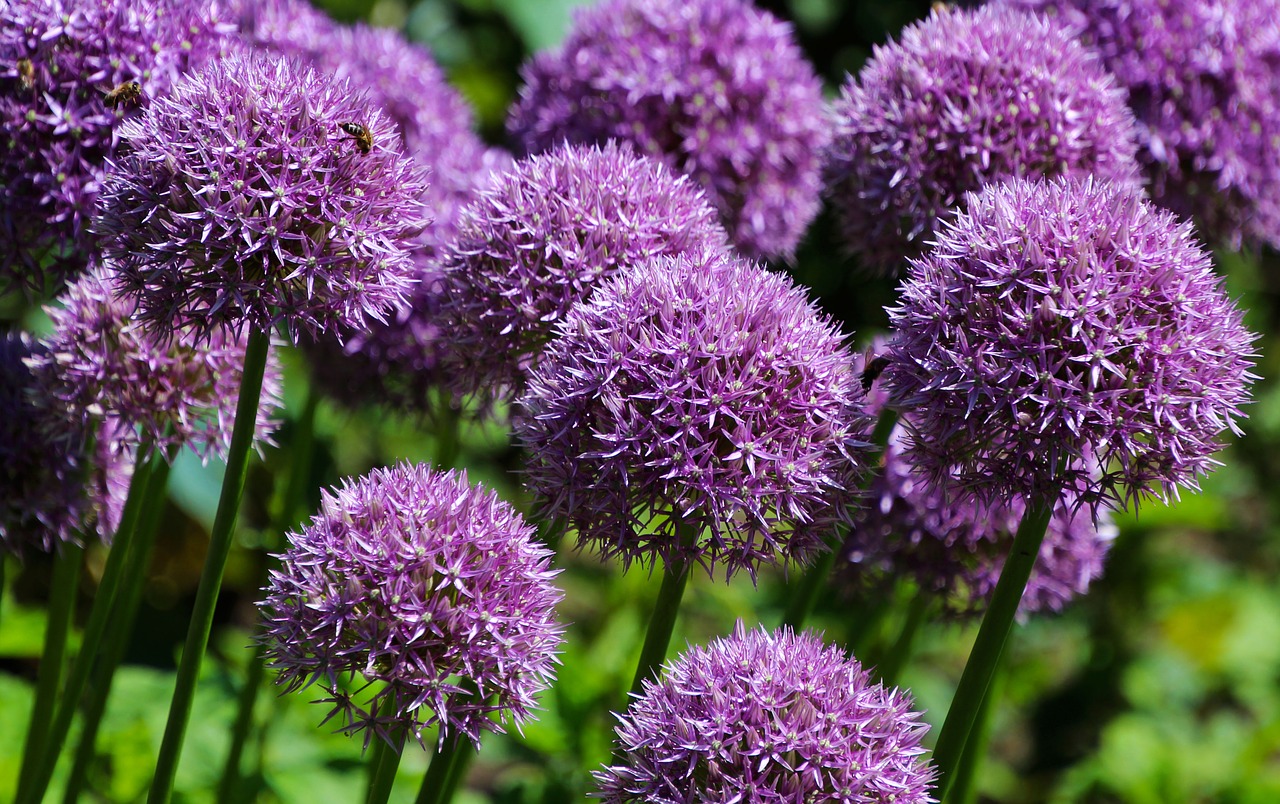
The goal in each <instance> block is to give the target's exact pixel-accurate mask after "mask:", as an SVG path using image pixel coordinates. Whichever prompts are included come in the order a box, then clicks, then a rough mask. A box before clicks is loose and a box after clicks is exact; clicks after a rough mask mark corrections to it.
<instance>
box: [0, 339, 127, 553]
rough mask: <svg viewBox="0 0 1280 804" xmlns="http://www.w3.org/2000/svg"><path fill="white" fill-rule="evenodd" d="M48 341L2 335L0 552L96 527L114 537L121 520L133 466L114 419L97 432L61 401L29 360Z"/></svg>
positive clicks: (40, 545) (59, 540)
mask: <svg viewBox="0 0 1280 804" xmlns="http://www.w3.org/2000/svg"><path fill="white" fill-rule="evenodd" d="M45 354H46V350H45V347H43V346H42V345H40V344H38V343H32V342H31V341H29V340H28V339H27V338H26V337H25V336H23V335H18V334H12V333H10V334H4V335H0V550H3V551H4V552H5V553H13V554H17V555H22V554H24V553H26V552H28V551H32V550H34V551H40V552H50V551H52V550H55V549H58V548H60V547H61V545H63V544H64V543H67V542H75V541H79V539H80V536H81V535H82V534H84V533H86V532H92V530H93V529H94V527H95V526H96V528H97V531H98V532H99V534H100V535H101V536H102V537H103V538H104V539H109V538H110V536H111V535H112V534H113V533H114V532H115V528H116V526H117V525H118V524H119V521H120V512H121V509H122V507H123V504H124V496H125V494H126V493H127V490H128V482H129V477H130V475H131V474H132V471H133V468H132V466H133V461H132V455H131V454H130V452H129V450H128V448H127V446H125V445H124V444H122V443H121V441H120V440H119V438H118V435H119V431H118V430H117V429H116V427H115V426H114V423H112V422H107V423H105V424H104V425H103V426H102V427H101V428H100V429H99V431H98V433H97V435H96V437H94V436H93V435H92V434H91V431H90V429H89V427H88V425H87V424H86V422H85V421H83V420H82V419H80V418H78V417H77V416H76V415H75V414H74V413H72V412H70V411H67V410H65V409H63V408H61V407H59V406H57V405H56V404H48V397H47V395H46V394H45V392H44V391H45V389H44V388H42V386H41V382H40V380H39V378H38V377H37V376H36V374H35V373H34V372H33V371H32V369H31V368H30V366H29V365H28V363H29V362H30V361H32V360H39V359H41V358H42V357H43V356H44V355H45Z"/></svg>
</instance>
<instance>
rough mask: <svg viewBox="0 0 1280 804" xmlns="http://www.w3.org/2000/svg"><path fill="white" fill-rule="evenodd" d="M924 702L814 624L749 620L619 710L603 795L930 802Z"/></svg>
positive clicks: (617, 800)
mask: <svg viewBox="0 0 1280 804" xmlns="http://www.w3.org/2000/svg"><path fill="white" fill-rule="evenodd" d="M912 707H913V703H912V700H911V696H910V695H909V694H908V693H906V692H903V691H901V690H898V689H897V688H885V687H884V686H882V685H880V684H875V683H872V681H871V677H870V674H869V673H867V671H866V670H864V669H863V668H862V666H861V665H860V664H858V662H857V661H856V660H853V659H849V658H847V657H846V656H845V655H844V653H843V652H842V651H841V650H840V649H839V648H836V647H834V646H830V645H824V644H823V643H822V640H821V639H820V638H819V637H818V636H816V635H814V634H812V633H810V632H804V633H801V634H795V633H793V632H792V631H791V629H790V628H788V627H784V628H782V629H779V630H777V631H767V630H765V629H764V628H760V629H757V630H752V631H747V630H746V629H745V628H743V626H742V624H741V623H738V626H737V627H736V628H735V629H734V632H733V634H732V635H731V636H728V637H725V638H723V639H717V640H713V641H712V642H711V644H709V645H707V646H706V647H701V646H694V647H691V648H689V649H688V650H687V651H685V652H684V653H683V654H682V655H681V656H680V657H679V658H677V659H676V660H675V661H674V662H672V663H671V664H670V665H668V666H667V667H666V668H665V670H664V672H663V675H662V679H661V680H660V681H646V682H645V685H644V691H643V692H642V693H641V694H640V696H639V697H638V698H636V699H635V700H633V701H632V702H631V706H630V707H628V709H627V711H626V714H624V715H621V716H619V718H618V720H619V724H618V726H617V729H616V731H617V735H618V739H617V752H616V753H615V754H614V757H615V762H616V764H614V765H612V766H610V767H607V768H605V769H604V770H603V771H598V772H596V774H595V777H596V781H597V782H598V784H599V791H598V792H596V793H595V794H594V795H595V796H596V797H597V798H600V799H602V800H604V801H606V802H612V803H613V804H625V803H626V802H647V803H648V804H679V803H680V802H687V801H708V802H710V801H717V802H719V801H726V802H727V801H751V802H761V804H763V803H764V802H777V804H802V803H803V802H810V801H814V802H816V801H823V802H828V801H830V802H835V801H839V802H861V801H893V802H898V803H899V804H923V802H930V801H933V800H934V799H933V798H932V797H931V796H930V795H929V790H930V787H931V786H932V785H933V780H934V769H933V766H932V765H930V764H929V763H928V762H927V761H926V760H925V759H924V754H925V753H926V752H925V749H924V747H923V746H921V745H920V740H921V738H922V737H923V736H924V734H925V732H926V731H928V728H929V727H928V726H927V725H926V724H924V723H921V722H920V712H918V711H915V710H914V709H913V708H912ZM744 791H750V792H749V793H744Z"/></svg>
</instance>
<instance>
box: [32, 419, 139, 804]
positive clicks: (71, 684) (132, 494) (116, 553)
mask: <svg viewBox="0 0 1280 804" xmlns="http://www.w3.org/2000/svg"><path fill="white" fill-rule="evenodd" d="M138 449H139V452H138V454H140V455H148V456H149V457H148V458H147V460H146V462H145V463H144V464H143V465H142V466H141V467H139V468H138V469H136V470H135V471H134V473H133V479H132V480H131V481H130V482H129V496H128V498H127V499H126V500H125V503H124V512H123V513H122V514H121V517H120V525H119V527H118V528H117V529H116V534H115V537H114V538H113V539H112V544H111V551H110V552H109V553H108V554H107V564H106V566H105V567H104V568H103V570H102V580H101V581H99V583H98V591H97V593H96V594H95V595H94V598H93V606H92V608H90V610H89V621H88V622H87V623H86V624H85V627H84V635H83V636H82V637H81V639H80V652H79V653H78V654H77V655H76V659H75V661H74V662H73V663H72V665H71V672H70V673H68V674H67V682H66V684H65V686H63V688H62V696H61V699H60V701H59V703H58V707H57V711H56V713H55V714H54V716H53V722H52V724H51V725H50V726H49V734H48V737H47V738H46V740H45V743H44V745H43V747H42V749H41V751H40V752H39V757H40V758H39V761H37V762H35V763H34V765H33V771H32V775H31V779H30V784H29V785H25V786H20V790H19V794H18V797H17V798H16V799H15V800H16V801H18V802H22V804H38V802H41V801H43V800H44V794H45V789H46V788H47V787H48V786H49V780H50V779H51V778H52V777H53V769H54V767H55V766H56V765H57V764H58V755H59V754H61V753H62V744H63V741H65V740H66V738H67V731H68V730H69V729H70V728H71V720H72V718H74V717H75V713H76V708H77V706H78V705H79V703H80V695H81V693H83V692H84V687H85V683H86V682H87V681H88V680H89V672H90V670H92V668H93V665H94V663H95V662H96V661H97V658H98V654H99V653H100V652H101V649H102V638H103V634H105V633H106V629H107V625H108V623H109V622H110V621H111V614H112V612H113V609H114V606H115V600H116V595H117V593H118V592H119V590H120V585H121V583H122V582H123V581H125V580H126V578H125V564H126V561H125V559H126V557H127V556H128V554H129V546H130V544H131V542H132V541H133V535H134V532H135V531H136V530H137V524H138V519H139V515H140V513H141V512H142V511H144V510H146V509H148V508H150V507H152V505H154V502H153V501H152V500H151V499H149V494H150V483H149V482H148V481H149V479H150V477H151V475H152V473H153V472H154V471H155V468H156V466H157V465H158V464H160V463H162V462H163V460H164V459H163V458H162V457H161V456H160V454H159V451H158V450H155V449H153V448H152V446H151V445H150V444H142V445H140V446H139V448H138ZM127 580H129V581H130V582H135V583H136V582H137V579H134V578H129V579H127Z"/></svg>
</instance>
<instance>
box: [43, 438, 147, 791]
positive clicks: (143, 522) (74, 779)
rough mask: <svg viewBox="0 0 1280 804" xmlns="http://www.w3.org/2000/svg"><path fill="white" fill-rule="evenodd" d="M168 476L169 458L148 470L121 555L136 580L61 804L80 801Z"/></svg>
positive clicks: (119, 605)
mask: <svg viewBox="0 0 1280 804" xmlns="http://www.w3.org/2000/svg"><path fill="white" fill-rule="evenodd" d="M168 481H169V463H168V462H167V461H160V462H159V463H158V464H156V466H155V467H154V468H153V469H152V472H151V477H150V478H149V479H148V481H147V483H148V486H147V500H148V504H147V506H146V507H145V508H144V509H143V511H142V516H141V518H140V520H139V522H138V529H137V534H136V535H135V536H134V539H133V544H132V545H131V546H130V547H129V554H128V555H127V556H126V557H125V571H124V576H125V577H126V578H132V579H134V582H133V583H129V584H125V588H124V589H123V590H122V591H121V593H120V599H119V600H117V601H116V606H115V610H114V611H113V612H112V615H111V624H110V625H109V626H108V630H107V635H106V639H105V645H104V647H103V652H102V656H101V658H99V660H98V663H97V666H96V667H94V670H93V677H92V679H91V680H90V684H89V694H88V696H87V698H88V699H87V700H86V701H85V704H84V711H83V715H82V716H81V724H80V743H79V745H77V746H76V753H75V760H74V762H73V763H72V765H71V775H70V776H68V777H67V787H66V790H65V791H64V793H63V795H62V801H63V804H75V802H77V801H79V800H80V793H81V791H82V790H83V789H84V783H85V779H86V778H87V776H88V772H89V763H90V762H91V761H92V760H93V749H94V744H95V743H96V741H97V738H98V727H99V726H100V725H101V724H102V715H103V713H105V712H106V710H107V699H108V697H109V696H110V695H111V682H112V680H113V679H114V678H115V672H116V668H117V667H119V666H120V661H121V659H123V658H124V653H125V650H126V649H128V647H129V638H130V636H131V635H132V634H133V626H134V623H135V621H136V620H137V617H138V607H139V606H140V605H141V604H142V593H143V591H144V589H145V588H146V583H145V581H146V577H147V568H148V567H149V566H151V554H152V551H153V548H154V547H155V543H156V531H157V530H158V529H159V527H160V515H161V513H162V512H163V511H164V504H163V503H164V494H165V486H166V485H167V484H168Z"/></svg>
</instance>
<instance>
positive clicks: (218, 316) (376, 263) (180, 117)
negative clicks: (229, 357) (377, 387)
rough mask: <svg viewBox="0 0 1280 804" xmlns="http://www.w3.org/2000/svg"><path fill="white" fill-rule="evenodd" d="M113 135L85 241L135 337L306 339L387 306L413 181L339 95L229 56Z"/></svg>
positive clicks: (406, 280)
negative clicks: (277, 328) (282, 329)
mask: <svg viewBox="0 0 1280 804" xmlns="http://www.w3.org/2000/svg"><path fill="white" fill-rule="evenodd" d="M121 135H122V136H123V137H124V139H126V140H127V141H128V143H129V146H130V147H129V152H128V155H127V156H126V157H124V158H123V159H122V160H121V161H120V163H119V164H118V165H117V170H116V171H115V172H114V173H112V174H111V176H110V177H109V178H108V181H107V184H106V185H105V187H104V188H103V192H102V199H101V202H100V204H99V214H100V217H99V218H98V219H97V227H98V229H99V231H101V232H102V233H103V234H104V235H106V237H105V239H104V243H103V250H104V252H105V253H106V255H107V256H108V257H109V258H110V261H111V262H112V263H113V265H114V266H115V267H117V268H118V270H119V272H120V284H121V287H122V288H123V290H124V291H125V292H127V293H128V294H130V295H132V296H135V297H137V299H138V311H137V316H138V317H139V318H140V319H141V320H142V321H144V322H145V323H146V324H147V325H148V327H149V328H152V329H158V330H161V331H165V330H172V329H177V328H182V327H186V326H190V327H191V328H192V331H193V334H195V335H196V336H197V337H201V336H205V335H207V334H208V333H210V332H212V331H214V330H215V329H218V328H221V327H231V328H233V329H236V330H239V328H240V327H241V325H242V324H247V325H248V326H250V327H253V328H255V329H259V330H265V329H268V328H269V327H271V326H273V325H275V324H276V323H280V322H284V323H285V324H286V325H287V326H288V328H289V330H290V332H291V333H292V334H295V335H296V333H298V332H299V331H303V332H307V333H308V334H314V333H315V332H317V331H329V330H333V329H340V328H342V327H348V328H356V327H360V326H363V325H365V323H366V322H367V321H369V320H371V319H372V320H381V319H382V318H383V317H384V315H385V313H386V311H387V310H388V309H390V308H392V307H395V306H398V305H400V304H402V303H403V301H404V297H405V295H406V293H407V292H408V290H409V289H410V287H411V285H412V283H413V274H414V264H413V259H412V257H411V256H410V253H409V249H411V248H412V247H413V239H414V237H416V236H417V234H418V233H419V232H420V231H421V229H422V226H423V225H424V223H425V220H424V217H425V210H424V208H423V205H422V202H421V198H422V195H423V192H424V190H425V186H426V185H425V178H424V174H423V173H422V171H421V169H420V168H419V167H418V166H416V165H415V164H414V162H413V161H412V160H411V159H410V158H409V157H407V156H406V155H405V154H404V151H403V148H402V145H401V143H400V138H399V136H398V134H397V132H396V131H395V128H394V126H393V125H392V123H391V121H390V120H389V119H388V117H387V116H386V114H385V113H383V112H382V111H381V110H379V109H378V107H377V106H376V105H374V104H372V103H371V102H370V101H369V99H368V96H367V95H366V94H365V93H363V92H361V91H360V90H359V89H358V88H357V87H354V86H353V85H352V84H350V83H349V82H347V81H341V80H338V79H334V78H332V77H331V76H328V75H325V74H323V73H320V72H317V71H315V70H313V69H311V68H308V67H304V66H302V65H300V64H299V63H297V62H294V61H290V60H287V59H283V58H279V57H276V56H268V55H261V54H242V53H233V54H231V55H229V56H228V57H227V58H225V59H221V60H219V61H217V62H214V63H212V64H210V65H209V66H208V67H206V68H205V69H203V70H200V71H198V72H194V73H192V74H190V75H189V76H187V77H186V78H185V79H184V80H182V81H181V82H180V83H178V84H177V85H176V86H175V87H174V89H173V92H172V93H171V94H170V95H169V96H167V97H164V98H160V99H157V100H156V101H154V102H153V103H152V104H151V107H150V108H149V109H148V110H147V111H146V113H145V114H144V115H142V116H141V117H139V118H137V119H134V120H128V121H126V122H125V124H124V125H122V126H121Z"/></svg>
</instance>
